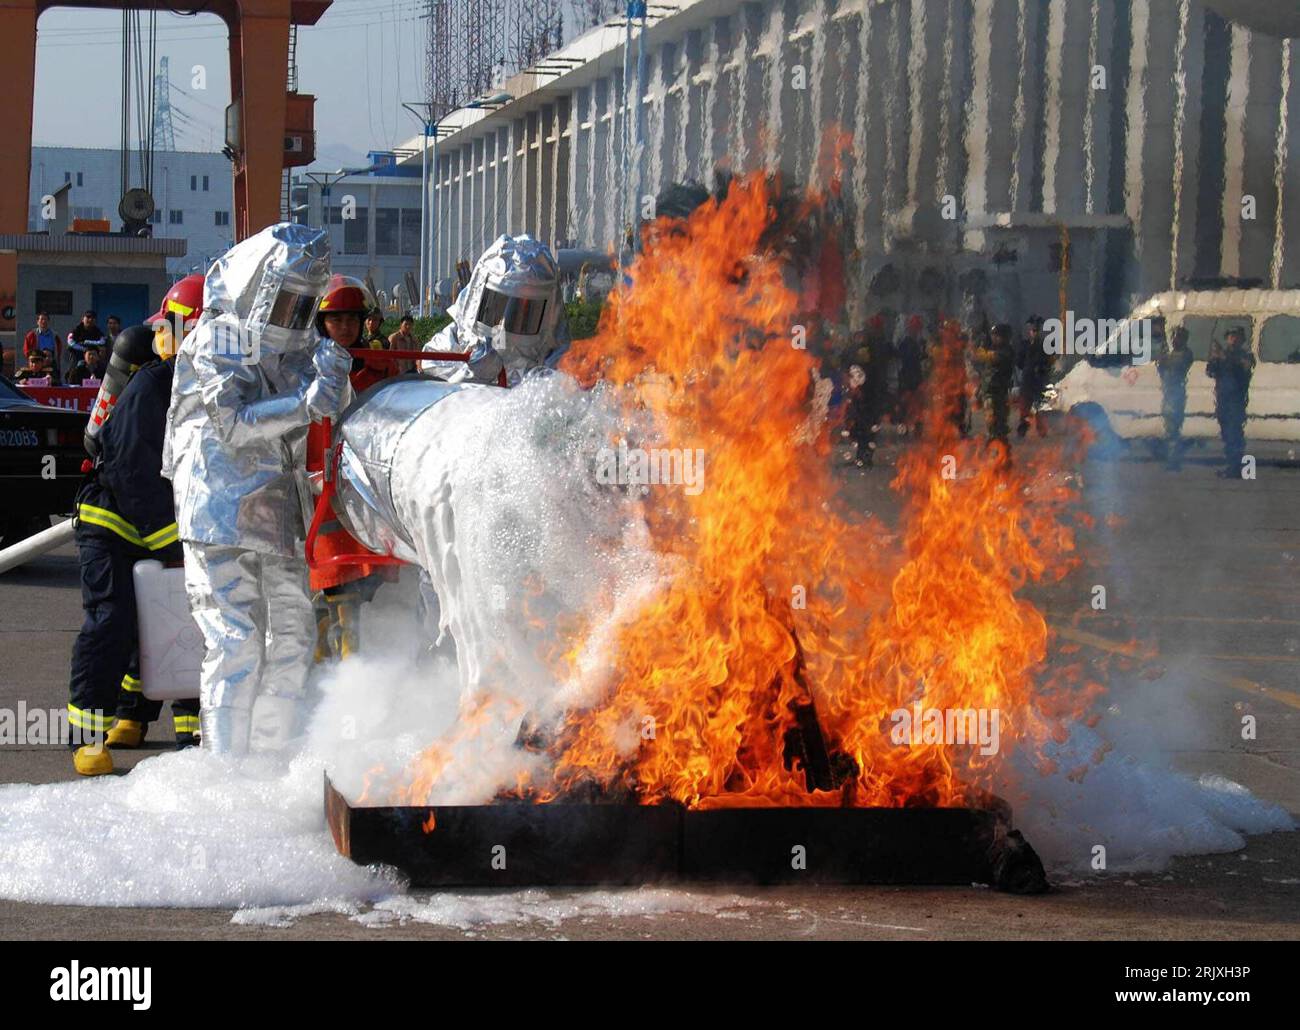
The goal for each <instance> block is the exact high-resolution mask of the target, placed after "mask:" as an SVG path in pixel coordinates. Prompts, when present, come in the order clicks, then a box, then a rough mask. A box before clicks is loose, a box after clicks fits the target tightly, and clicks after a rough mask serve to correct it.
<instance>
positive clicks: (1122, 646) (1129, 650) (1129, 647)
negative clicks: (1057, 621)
mask: <svg viewBox="0 0 1300 1030" xmlns="http://www.w3.org/2000/svg"><path fill="white" fill-rule="evenodd" d="M1052 629H1053V630H1054V631H1055V633H1056V635H1057V636H1059V637H1064V638H1065V639H1066V640H1073V641H1074V642H1075V643H1076V644H1087V645H1088V646H1089V647H1095V648H1097V649H1099V650H1101V651H1109V652H1110V653H1111V654H1122V655H1124V657H1126V658H1132V657H1133V656H1134V655H1136V654H1137V652H1138V645H1137V642H1136V641H1132V640H1130V641H1125V642H1124V643H1120V642H1119V641H1118V640H1110V639H1109V638H1107V637H1099V636H1097V634H1096V633H1089V632H1088V631H1087V630H1083V629H1075V628H1074V627H1073V626H1053V627H1052Z"/></svg>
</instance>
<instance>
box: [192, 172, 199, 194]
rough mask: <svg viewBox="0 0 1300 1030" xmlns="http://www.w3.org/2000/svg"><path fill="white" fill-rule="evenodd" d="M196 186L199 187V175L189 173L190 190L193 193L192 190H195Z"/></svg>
mask: <svg viewBox="0 0 1300 1030" xmlns="http://www.w3.org/2000/svg"><path fill="white" fill-rule="evenodd" d="M198 188H199V177H198V176H197V175H191V176H190V192H191V193H193V192H194V191H195V190H197V189H198Z"/></svg>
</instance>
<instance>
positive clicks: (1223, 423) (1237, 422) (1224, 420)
mask: <svg viewBox="0 0 1300 1030" xmlns="http://www.w3.org/2000/svg"><path fill="white" fill-rule="evenodd" d="M1205 372H1206V374H1207V375H1208V376H1209V377H1210V378H1211V379H1213V380H1214V415H1215V417H1216V418H1217V419H1218V420H1219V436H1220V437H1222V438H1223V456H1224V459H1225V460H1226V465H1225V467H1224V468H1223V469H1221V470H1220V471H1219V476H1220V477H1221V478H1223V479H1239V478H1240V477H1241V459H1242V458H1243V457H1244V456H1245V453H1246V406H1247V404H1249V403H1250V380H1251V377H1252V376H1254V374H1255V356H1254V355H1253V354H1251V352H1250V348H1249V347H1247V346H1246V334H1245V333H1243V332H1242V331H1241V330H1240V329H1236V328H1234V329H1229V330H1228V345H1227V347H1226V348H1224V347H1220V346H1219V344H1217V343H1216V344H1215V345H1214V346H1213V348H1211V350H1210V360H1209V362H1208V363H1207V364H1206V366H1205Z"/></svg>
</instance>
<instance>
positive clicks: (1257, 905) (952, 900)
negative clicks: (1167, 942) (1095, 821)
mask: <svg viewBox="0 0 1300 1030" xmlns="http://www.w3.org/2000/svg"><path fill="white" fill-rule="evenodd" d="M895 447H896V445H894V444H892V443H891V444H888V445H886V446H885V447H884V448H883V449H882V457H883V460H882V464H885V465H887V464H888V463H889V461H890V460H891V457H892V454H893V451H894V450H895ZM1255 451H1256V454H1257V455H1258V457H1259V459H1260V469H1259V478H1258V479H1257V480H1255V481H1253V482H1225V481H1223V480H1220V479H1217V478H1215V476H1214V474H1213V466H1212V464H1211V460H1210V459H1211V452H1210V451H1209V450H1206V451H1204V452H1202V454H1201V455H1200V456H1196V455H1194V456H1193V458H1192V460H1191V461H1190V462H1189V463H1188V464H1187V466H1186V467H1185V468H1184V469H1183V470H1182V471H1181V472H1177V473H1173V472H1167V471H1165V470H1164V469H1163V468H1162V467H1161V465H1159V464H1157V463H1155V462H1152V461H1151V460H1149V459H1148V458H1146V457H1145V456H1144V455H1143V454H1142V453H1141V452H1140V451H1135V452H1134V453H1131V454H1130V455H1128V456H1126V457H1124V458H1122V459H1120V460H1117V461H1109V462H1094V463H1091V464H1090V465H1089V466H1088V469H1087V472H1086V496H1087V499H1088V503H1089V505H1090V507H1091V508H1092V509H1093V511H1094V513H1095V514H1096V515H1098V516H1099V518H1098V521H1097V527H1096V529H1095V530H1094V532H1093V533H1092V534H1091V539H1089V540H1088V541H1086V544H1087V551H1088V553H1089V554H1090V556H1091V557H1090V560H1089V564H1088V565H1087V567H1085V568H1084V569H1082V570H1080V572H1079V573H1077V574H1076V575H1074V576H1072V577H1071V578H1070V579H1069V580H1068V581H1067V582H1066V583H1064V584H1062V585H1060V586H1059V587H1057V588H1054V589H1052V590H1050V591H1042V592H1040V600H1041V602H1042V603H1043V605H1044V606H1045V608H1046V610H1047V612H1048V616H1049V621H1050V622H1051V623H1052V624H1053V625H1054V626H1056V627H1057V628H1058V629H1059V630H1060V631H1061V633H1062V635H1063V636H1065V637H1066V638H1068V639H1069V640H1071V641H1073V642H1074V643H1077V644H1078V645H1080V646H1081V647H1082V648H1083V649H1084V653H1086V654H1093V655H1100V654H1107V653H1110V654H1116V655H1118V656H1119V657H1120V658H1123V657H1125V656H1129V655H1133V654H1138V655H1144V657H1139V658H1138V659H1137V660H1139V661H1141V662H1143V663H1144V665H1145V667H1147V668H1150V669H1152V671H1153V673H1154V672H1158V671H1159V667H1160V666H1164V667H1165V669H1166V670H1167V673H1166V680H1167V681H1168V682H1170V683H1173V684H1175V685H1176V686H1175V689H1176V690H1177V691H1178V694H1177V695H1176V697H1175V698H1173V702H1174V703H1173V704H1171V710H1170V711H1169V713H1168V720H1167V721H1168V722H1169V723H1180V724H1185V725H1191V726H1194V727H1196V729H1195V732H1191V733H1179V734H1177V735H1175V736H1169V735H1167V734H1166V735H1164V736H1162V733H1163V731H1164V730H1165V729H1166V728H1167V727H1164V726H1161V725H1153V726H1152V727H1151V731H1152V733H1153V734H1154V736H1155V737H1156V738H1157V742H1159V741H1163V740H1175V739H1176V740H1177V743H1176V744H1169V745H1167V746H1168V747H1169V748H1170V749H1171V750H1173V752H1174V761H1175V762H1176V764H1177V765H1178V766H1179V767H1181V768H1183V769H1185V770H1187V771H1189V772H1201V771H1213V772H1219V773H1223V774H1225V775H1227V776H1229V777H1231V778H1233V779H1235V780H1237V781H1239V782H1241V783H1243V784H1245V785H1246V786H1247V787H1249V788H1250V789H1251V790H1252V791H1253V792H1254V793H1255V794H1256V795H1258V796H1259V797H1262V798H1265V799H1268V800H1270V801H1274V802H1276V803H1278V804H1280V805H1282V806H1284V807H1285V808H1287V809H1288V810H1289V811H1290V812H1292V813H1293V814H1297V815H1300V469H1297V467H1296V464H1295V462H1294V456H1293V455H1292V456H1291V457H1290V458H1288V455H1287V453H1286V451H1285V449H1281V448H1277V447H1268V446H1260V447H1257V448H1256V449H1255ZM844 473H845V479H846V484H845V489H846V492H847V493H848V495H849V496H850V497H851V498H853V499H854V501H855V502H856V503H860V504H862V505H863V506H865V507H869V508H871V509H873V510H876V511H880V512H882V513H886V514H887V513H888V512H889V511H890V509H891V501H890V499H889V497H888V495H887V490H886V489H885V483H886V482H887V480H888V472H887V469H877V470H874V471H870V472H866V471H861V470H858V469H856V468H854V467H852V466H848V467H846V468H845V470H844ZM75 561H76V559H75V554H74V552H73V551H72V549H71V548H68V549H65V550H63V551H61V552H59V553H57V554H54V555H50V556H48V557H46V558H44V559H42V560H40V561H38V562H36V563H33V564H32V565H30V566H28V567H26V568H24V569H21V570H17V571H15V572H13V573H10V574H7V575H6V576H5V577H4V578H3V582H2V583H0V654H2V655H4V662H3V666H2V667H0V707H8V708H13V707H16V706H17V704H18V703H19V701H20V700H21V701H25V702H26V703H27V704H28V705H29V706H35V705H39V706H42V707H50V706H58V705H60V704H62V703H63V702H64V701H66V688H67V668H68V655H69V650H70V647H71V643H72V638H73V636H74V634H75V632H76V628H77V626H78V623H79V603H78V590H77V574H76V564H75ZM1094 584H1103V585H1106V586H1107V590H1108V607H1107V610H1106V611H1104V612H1094V611H1092V610H1091V609H1090V608H1089V606H1088V599H1089V597H1090V596H1091V595H1090V588H1091V586H1092V585H1094ZM1133 641H1136V642H1137V644H1138V647H1137V648H1134V647H1133V645H1132V642H1133ZM1243 714H1252V715H1255V716H1256V719H1257V721H1258V727H1259V735H1258V739H1257V740H1254V741H1250V742H1244V741H1242V740H1241V739H1240V733H1239V725H1240V720H1241V717H1242V715H1243ZM1159 721H1160V722H1165V721H1166V720H1163V719H1162V720H1159ZM162 735H163V736H164V737H166V736H167V734H166V733H165V732H164V733H163V734H162ZM1189 741H1190V743H1189ZM162 746H165V744H163V743H162V742H160V743H159V744H156V745H154V747H155V748H157V747H162ZM150 754H151V752H150V751H149V750H148V749H146V750H145V751H144V752H141V753H140V754H137V755H132V756H127V757H126V760H125V762H122V763H120V764H122V765H124V766H127V767H129V766H130V765H131V764H133V763H134V762H138V761H144V760H148V758H149V755H150ZM72 778H73V776H72V773H71V769H70V762H69V758H68V755H67V753H66V752H65V751H62V750H60V749H48V748H24V747H15V746H0V782H48V781H53V780H60V779H72ZM1297 884H1300V833H1281V834H1271V835H1267V836H1261V837H1256V838H1252V839H1251V840H1250V842H1249V844H1248V847H1247V848H1246V849H1245V851H1244V852H1240V853H1237V854H1232V855H1219V856H1213V857H1194V858H1186V859H1180V860H1176V861H1175V862H1174V863H1173V865H1172V866H1171V868H1169V869H1167V870H1164V871H1162V872H1160V873H1154V874H1149V875H1141V876H1133V877H1129V876H1124V875H1111V876H1099V877H1097V878H1095V879H1089V880H1088V881H1087V882H1072V883H1068V884H1065V885H1063V886H1061V887H1059V889H1058V890H1056V891H1055V892H1054V893H1052V894H1050V895H1048V896H1046V897H1041V898H1032V899H1025V898H1014V897H1008V896H1004V895H998V894H994V893H992V892H989V891H986V890H980V889H974V888H965V889H956V888H952V889H896V888H874V889H851V890H850V889H821V890H818V889H773V890H744V891H741V892H738V893H740V894H741V895H742V896H743V897H744V898H745V899H747V903H746V904H744V905H740V906H739V907H735V908H730V909H727V910H726V911H725V912H724V913H723V914H722V915H717V914H708V915H705V914H699V913H692V914H677V915H659V916H656V917H653V918H647V917H640V916H627V917H617V916H610V915H608V914H597V915H587V916H583V915H577V916H573V917H570V918H559V917H556V918H554V919H550V920H548V919H532V920H522V921H512V922H509V923H506V924H503V925H500V926H496V927H492V928H486V929H480V930H477V931H474V933H473V934H471V935H477V936H480V937H492V936H508V937H518V936H541V937H553V936H563V937H568V938H584V937H586V938H595V937H620V938H637V937H672V938H705V937H775V936H782V937H790V936H794V937H846V938H913V939H915V938H927V939H928V938H944V937H952V938H990V937H1006V938H1017V937H1019V938H1052V939H1061V938H1112V939H1131V938H1204V939H1225V940H1233V939H1253V938H1289V939H1295V938H1297V937H1300V891H1297V890H1296V885H1297ZM701 893H706V892H701ZM714 893H718V892H714ZM722 893H731V892H722ZM552 896H553V898H555V899H557V900H562V899H565V898H569V899H573V900H576V901H580V900H581V899H582V897H583V895H582V894H581V892H552ZM106 926H107V927H110V928H111V934H112V936H115V937H116V936H121V937H139V938H153V937H162V938H188V937H223V938H241V937H266V936H271V937H286V938H289V937H291V938H312V937H377V936H385V937H420V938H437V937H457V936H462V935H464V934H462V932H461V931H458V930H455V929H449V928H446V927H442V926H434V925H427V924H419V923H414V922H410V923H407V924H406V925H398V924H395V923H394V924H391V925H389V926H387V927H383V928H370V927H364V926H361V925H358V924H357V923H355V922H353V921H350V920H349V919H347V918H346V917H345V916H342V915H338V914H325V915H315V916H308V917H304V918H300V919H298V920H297V921H296V922H295V923H294V924H293V925H292V926H289V927H286V928H278V929H277V928H268V927H266V926H244V925H237V924H234V923H232V921H231V915H230V913H228V912H219V911H192V910H132V911H120V912H114V913H112V914H111V915H110V914H109V913H107V912H105V911H104V910H100V909H90V908H70V907H62V906H34V905H24V904H16V903H11V902H3V901H0V936H4V937H10V938H26V939H33V938H45V937H66V938H81V939H85V938H94V937H97V936H101V935H102V934H103V933H104V928H105V927H106Z"/></svg>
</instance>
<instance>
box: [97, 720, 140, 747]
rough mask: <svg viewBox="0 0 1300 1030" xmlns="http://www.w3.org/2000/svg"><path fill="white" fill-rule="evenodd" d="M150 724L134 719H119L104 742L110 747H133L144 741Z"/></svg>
mask: <svg viewBox="0 0 1300 1030" xmlns="http://www.w3.org/2000/svg"><path fill="white" fill-rule="evenodd" d="M148 728H149V727H148V725H147V724H145V723H143V722H136V721H135V720H133V719H118V720H117V722H115V723H113V728H112V729H111V730H109V731H108V737H107V738H105V740H104V743H105V744H107V745H108V746H109V747H120V748H133V747H139V746H140V745H141V744H142V743H144V734H145V731H146V730H147V729H148Z"/></svg>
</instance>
